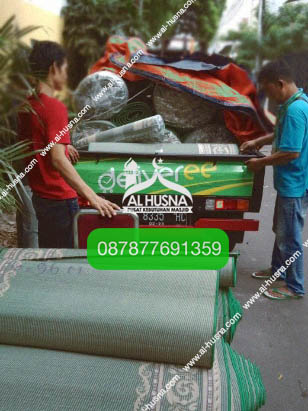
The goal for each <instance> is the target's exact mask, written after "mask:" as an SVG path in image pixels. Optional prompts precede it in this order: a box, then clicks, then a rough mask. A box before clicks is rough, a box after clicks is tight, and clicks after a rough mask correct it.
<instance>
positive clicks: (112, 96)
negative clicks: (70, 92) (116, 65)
mask: <svg viewBox="0 0 308 411" xmlns="http://www.w3.org/2000/svg"><path fill="white" fill-rule="evenodd" d="M104 87H105V91H104ZM101 92H102V94H101V95H100V94H99V93H101ZM96 97H97V98H96ZM127 100H128V89H127V86H126V84H125V82H124V80H123V79H122V78H121V77H119V76H118V75H117V74H114V73H112V72H111V71H107V70H105V71H98V72H96V73H93V74H90V75H89V76H87V77H85V78H84V79H83V80H82V81H81V82H80V84H79V86H78V87H77V89H76V91H75V93H74V103H75V106H76V110H77V111H81V110H82V109H83V108H84V107H85V106H87V105H89V106H90V107H91V109H90V110H88V111H87V113H86V114H85V116H86V117H94V118H100V119H102V120H108V119H110V118H111V117H112V116H114V115H115V114H116V113H118V112H120V111H121V110H122V108H123V106H124V105H125V104H126V103H127Z"/></svg>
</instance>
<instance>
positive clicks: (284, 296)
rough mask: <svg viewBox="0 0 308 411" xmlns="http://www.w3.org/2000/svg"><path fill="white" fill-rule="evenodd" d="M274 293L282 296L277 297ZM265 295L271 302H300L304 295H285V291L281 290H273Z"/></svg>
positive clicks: (265, 292)
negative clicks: (293, 300)
mask: <svg viewBox="0 0 308 411" xmlns="http://www.w3.org/2000/svg"><path fill="white" fill-rule="evenodd" d="M272 292H274V293H276V294H280V295H281V297H275V296H274V295H273V294H272ZM263 295H265V297H267V298H270V299H271V300H292V299H295V300H298V299H300V298H303V295H299V294H288V293H285V292H284V291H281V290H280V289H279V288H271V289H270V290H268V291H264V293H263Z"/></svg>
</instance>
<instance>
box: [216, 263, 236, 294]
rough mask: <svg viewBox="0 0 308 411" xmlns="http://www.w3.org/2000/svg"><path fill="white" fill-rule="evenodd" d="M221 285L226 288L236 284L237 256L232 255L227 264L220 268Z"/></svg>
mask: <svg viewBox="0 0 308 411" xmlns="http://www.w3.org/2000/svg"><path fill="white" fill-rule="evenodd" d="M219 286H220V287H224V288H228V287H235V286H236V257H230V258H229V259H228V262H227V264H226V265H225V266H224V267H223V268H222V269H220V270H219Z"/></svg>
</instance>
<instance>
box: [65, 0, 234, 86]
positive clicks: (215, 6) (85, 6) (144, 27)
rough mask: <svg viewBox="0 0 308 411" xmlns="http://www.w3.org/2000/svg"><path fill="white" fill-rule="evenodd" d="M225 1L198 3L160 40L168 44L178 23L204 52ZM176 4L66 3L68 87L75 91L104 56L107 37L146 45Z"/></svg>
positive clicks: (169, 0)
mask: <svg viewBox="0 0 308 411" xmlns="http://www.w3.org/2000/svg"><path fill="white" fill-rule="evenodd" d="M225 2H226V0H197V1H196V2H195V3H193V4H192V5H191V6H190V7H189V9H188V10H187V11H186V13H185V14H183V16H182V17H181V19H179V20H177V22H176V23H175V24H174V25H173V26H171V27H168V31H167V32H166V33H165V34H164V36H163V37H162V38H161V41H162V43H164V42H166V41H168V40H170V38H171V37H172V36H173V34H174V33H175V31H176V30H177V27H180V25H179V23H180V22H181V24H182V27H183V30H184V32H189V33H191V34H192V35H193V36H194V37H195V38H196V39H197V40H198V41H199V42H200V45H201V48H202V49H203V50H206V49H207V46H208V44H209V42H210V40H211V39H212V37H213V36H214V34H215V33H216V30H217V27H218V23H219V19H220V16H221V14H222V12H223V8H224V5H225ZM183 5H184V1H183V3H182V4H179V1H178V0H155V2H154V3H153V1H152V0H68V2H67V6H66V7H64V8H63V10H62V15H63V17H64V31H63V38H64V44H65V46H66V48H67V49H68V51H69V62H70V68H69V78H70V86H71V87H72V88H75V87H76V86H77V84H78V83H79V81H80V80H81V78H82V77H84V75H86V73H87V70H88V69H89V67H90V66H91V65H92V64H93V63H94V62H95V61H96V60H98V59H99V58H100V57H101V56H102V54H103V47H104V44H105V43H106V40H107V38H108V37H109V36H110V35H113V34H118V35H124V36H138V37H140V38H142V39H143V40H144V41H145V42H147V40H149V39H150V38H151V37H152V36H153V35H154V34H156V33H157V32H158V31H159V30H160V28H161V26H162V25H163V24H165V23H166V21H167V20H170V19H171V18H172V17H173V16H174V14H175V13H177V11H178V10H179V9H180V8H181V7H183Z"/></svg>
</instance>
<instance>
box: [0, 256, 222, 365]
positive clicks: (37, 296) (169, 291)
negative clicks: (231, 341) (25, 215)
mask: <svg viewBox="0 0 308 411" xmlns="http://www.w3.org/2000/svg"><path fill="white" fill-rule="evenodd" d="M217 293H218V274H217V271H208V272H207V273H206V275H205V274H204V272H202V271H192V272H191V271H189V272H185V271H177V272H176V271H169V272H168V273H166V272H163V271H127V272H124V271H112V272H110V271H99V270H95V269H93V268H92V267H90V266H89V265H86V264H72V263H57V262H54V261H48V262H46V261H22V260H19V261H17V260H12V259H2V260H0V297H1V296H2V298H0V329H1V334H0V343H1V344H12V345H24V346H32V347H42V348H49V349H58V350H65V351H71V352H82V353H88V354H97V355H105V356H115V357H121V358H130V359H136V360H146V361H155V362H166V363H175V364H186V363H187V362H188V361H189V360H190V359H191V358H192V357H193V356H194V355H195V353H196V352H198V350H199V348H200V347H201V346H202V345H203V344H204V343H205V342H207V341H209V340H210V339H211V338H212V336H213V334H215V330H216V322H217V307H216V306H217ZM212 363H213V350H209V351H208V352H207V354H206V355H204V356H203V357H202V359H201V360H200V361H199V362H198V366H200V367H205V368H210V367H211V366H212Z"/></svg>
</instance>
